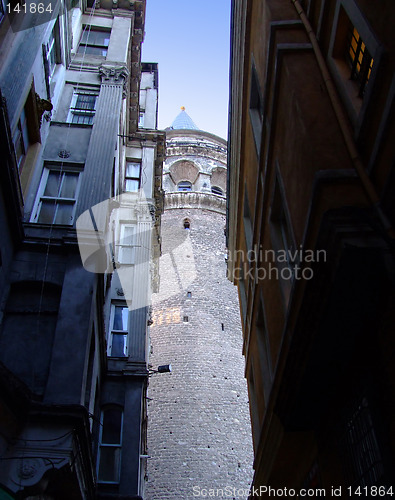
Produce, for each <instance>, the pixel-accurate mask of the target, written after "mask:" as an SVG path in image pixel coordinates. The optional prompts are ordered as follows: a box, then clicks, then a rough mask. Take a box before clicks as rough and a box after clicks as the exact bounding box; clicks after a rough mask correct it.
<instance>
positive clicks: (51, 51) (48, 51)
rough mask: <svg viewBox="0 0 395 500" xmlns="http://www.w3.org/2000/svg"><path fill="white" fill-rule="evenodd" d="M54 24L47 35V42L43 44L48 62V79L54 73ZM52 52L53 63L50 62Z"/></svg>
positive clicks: (55, 62)
mask: <svg viewBox="0 0 395 500" xmlns="http://www.w3.org/2000/svg"><path fill="white" fill-rule="evenodd" d="M55 27H56V24H55V26H54V27H53V30H52V31H51V34H50V35H49V39H48V42H47V44H46V45H45V57H46V59H47V63H48V70H49V75H48V76H49V79H51V78H52V77H53V74H54V73H55V69H56V64H57V61H56V36H55ZM52 54H53V56H54V57H53V61H54V63H53V65H52V64H51V56H52Z"/></svg>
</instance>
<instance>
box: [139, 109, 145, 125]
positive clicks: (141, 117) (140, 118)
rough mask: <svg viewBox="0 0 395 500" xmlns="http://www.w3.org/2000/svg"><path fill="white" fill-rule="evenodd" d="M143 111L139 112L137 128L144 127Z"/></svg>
mask: <svg viewBox="0 0 395 500" xmlns="http://www.w3.org/2000/svg"><path fill="white" fill-rule="evenodd" d="M144 116H145V111H143V110H141V111H140V113H139V127H144Z"/></svg>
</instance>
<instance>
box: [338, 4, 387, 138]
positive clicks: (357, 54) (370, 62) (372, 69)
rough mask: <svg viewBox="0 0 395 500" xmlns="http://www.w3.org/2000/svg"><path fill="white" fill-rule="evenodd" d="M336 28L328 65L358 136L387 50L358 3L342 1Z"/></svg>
mask: <svg viewBox="0 0 395 500" xmlns="http://www.w3.org/2000/svg"><path fill="white" fill-rule="evenodd" d="M332 26H333V27H332V33H331V40H330V46H329V57H328V65H329V68H330V69H331V73H332V76H333V79H334V81H335V83H336V85H337V88H338V91H339V94H340V97H341V98H342V99H343V102H344V105H345V107H346V109H347V112H348V115H349V117H350V120H351V122H352V124H353V126H354V127H355V134H356V136H358V134H359V132H360V131H361V128H362V127H363V123H364V120H365V118H366V112H367V109H368V104H369V99H370V95H371V94H372V91H373V89H374V81H375V78H376V76H378V74H379V71H380V67H381V63H380V62H381V58H382V56H383V54H384V51H385V49H384V46H383V44H382V43H381V42H380V40H379V39H378V38H377V37H376V35H375V33H374V32H373V31H372V28H371V26H370V25H369V24H368V22H367V20H366V17H365V16H364V15H363V13H362V12H361V11H360V10H359V8H358V6H357V3H356V2H355V0H338V2H337V4H336V11H335V16H334V22H333V25H332Z"/></svg>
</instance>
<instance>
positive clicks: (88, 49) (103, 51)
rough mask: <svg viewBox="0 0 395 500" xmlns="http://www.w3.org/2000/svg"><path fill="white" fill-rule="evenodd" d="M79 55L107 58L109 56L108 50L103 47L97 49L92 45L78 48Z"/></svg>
mask: <svg viewBox="0 0 395 500" xmlns="http://www.w3.org/2000/svg"><path fill="white" fill-rule="evenodd" d="M78 53H79V54H83V53H85V54H92V55H95V56H106V55H107V49H105V48H103V47H95V46H91V45H80V46H79V47H78Z"/></svg>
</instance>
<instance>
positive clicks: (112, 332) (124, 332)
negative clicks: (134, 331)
mask: <svg viewBox="0 0 395 500" xmlns="http://www.w3.org/2000/svg"><path fill="white" fill-rule="evenodd" d="M116 307H123V308H126V309H127V310H128V306H127V304H126V302H113V303H112V304H111V311H110V327H109V336H108V346H107V356H108V357H110V358H120V357H121V358H127V357H128V354H129V352H128V351H129V330H128V329H126V330H115V329H114V319H115V308H116ZM128 320H129V313H128ZM114 335H123V336H124V337H126V339H125V340H126V341H125V355H124V356H113V355H112V352H111V351H112V344H113V338H114Z"/></svg>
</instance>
